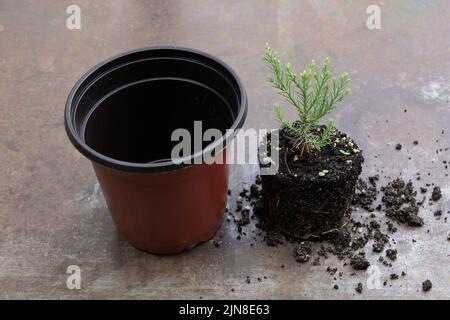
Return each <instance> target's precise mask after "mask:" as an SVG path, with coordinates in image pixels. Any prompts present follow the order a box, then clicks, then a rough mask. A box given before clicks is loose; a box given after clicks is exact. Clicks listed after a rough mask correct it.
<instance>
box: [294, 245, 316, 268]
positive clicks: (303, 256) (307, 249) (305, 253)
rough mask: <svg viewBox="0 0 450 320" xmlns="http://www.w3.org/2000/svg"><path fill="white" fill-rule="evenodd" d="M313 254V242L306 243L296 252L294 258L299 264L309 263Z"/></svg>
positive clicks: (299, 246)
mask: <svg viewBox="0 0 450 320" xmlns="http://www.w3.org/2000/svg"><path fill="white" fill-rule="evenodd" d="M311 253H312V242H310V241H304V242H301V243H300V244H299V245H298V247H297V248H296V249H295V251H294V257H295V260H296V261H297V262H300V263H304V262H308V261H309V259H310V258H311Z"/></svg>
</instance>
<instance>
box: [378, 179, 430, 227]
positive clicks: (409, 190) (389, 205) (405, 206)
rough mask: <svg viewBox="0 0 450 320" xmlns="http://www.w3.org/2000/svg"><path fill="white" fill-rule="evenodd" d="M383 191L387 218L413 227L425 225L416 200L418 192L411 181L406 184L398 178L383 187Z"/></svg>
mask: <svg viewBox="0 0 450 320" xmlns="http://www.w3.org/2000/svg"><path fill="white" fill-rule="evenodd" d="M381 191H383V192H384V196H383V198H382V202H383V203H384V207H385V208H384V211H385V213H386V216H387V217H389V218H392V219H394V220H396V221H398V222H400V223H406V224H408V225H409V226H411V227H418V226H422V225H423V223H424V222H423V219H422V218H421V217H419V216H418V213H419V205H418V204H417V200H416V198H415V196H416V195H417V192H416V191H414V187H413V184H412V182H411V181H409V182H408V183H405V181H403V180H402V179H401V178H397V179H395V180H394V181H392V182H390V183H388V185H387V186H385V187H382V188H381Z"/></svg>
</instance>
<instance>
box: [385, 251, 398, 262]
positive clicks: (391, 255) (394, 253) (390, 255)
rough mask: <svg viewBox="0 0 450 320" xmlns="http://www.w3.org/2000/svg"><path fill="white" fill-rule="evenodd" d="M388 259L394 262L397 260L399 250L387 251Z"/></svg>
mask: <svg viewBox="0 0 450 320" xmlns="http://www.w3.org/2000/svg"><path fill="white" fill-rule="evenodd" d="M386 257H388V258H389V259H391V260H392V261H395V260H397V250H396V249H387V250H386Z"/></svg>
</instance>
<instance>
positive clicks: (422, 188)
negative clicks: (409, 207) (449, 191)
mask: <svg viewBox="0 0 450 320" xmlns="http://www.w3.org/2000/svg"><path fill="white" fill-rule="evenodd" d="M427 191H428V189H427V188H425V187H420V192H421V193H426V192H427Z"/></svg>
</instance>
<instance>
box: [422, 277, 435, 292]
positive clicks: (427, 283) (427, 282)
mask: <svg viewBox="0 0 450 320" xmlns="http://www.w3.org/2000/svg"><path fill="white" fill-rule="evenodd" d="M431 287H433V284H432V283H431V281H430V280H428V279H427V280H425V281H424V282H422V290H423V291H425V292H427V291H430V290H431Z"/></svg>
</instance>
